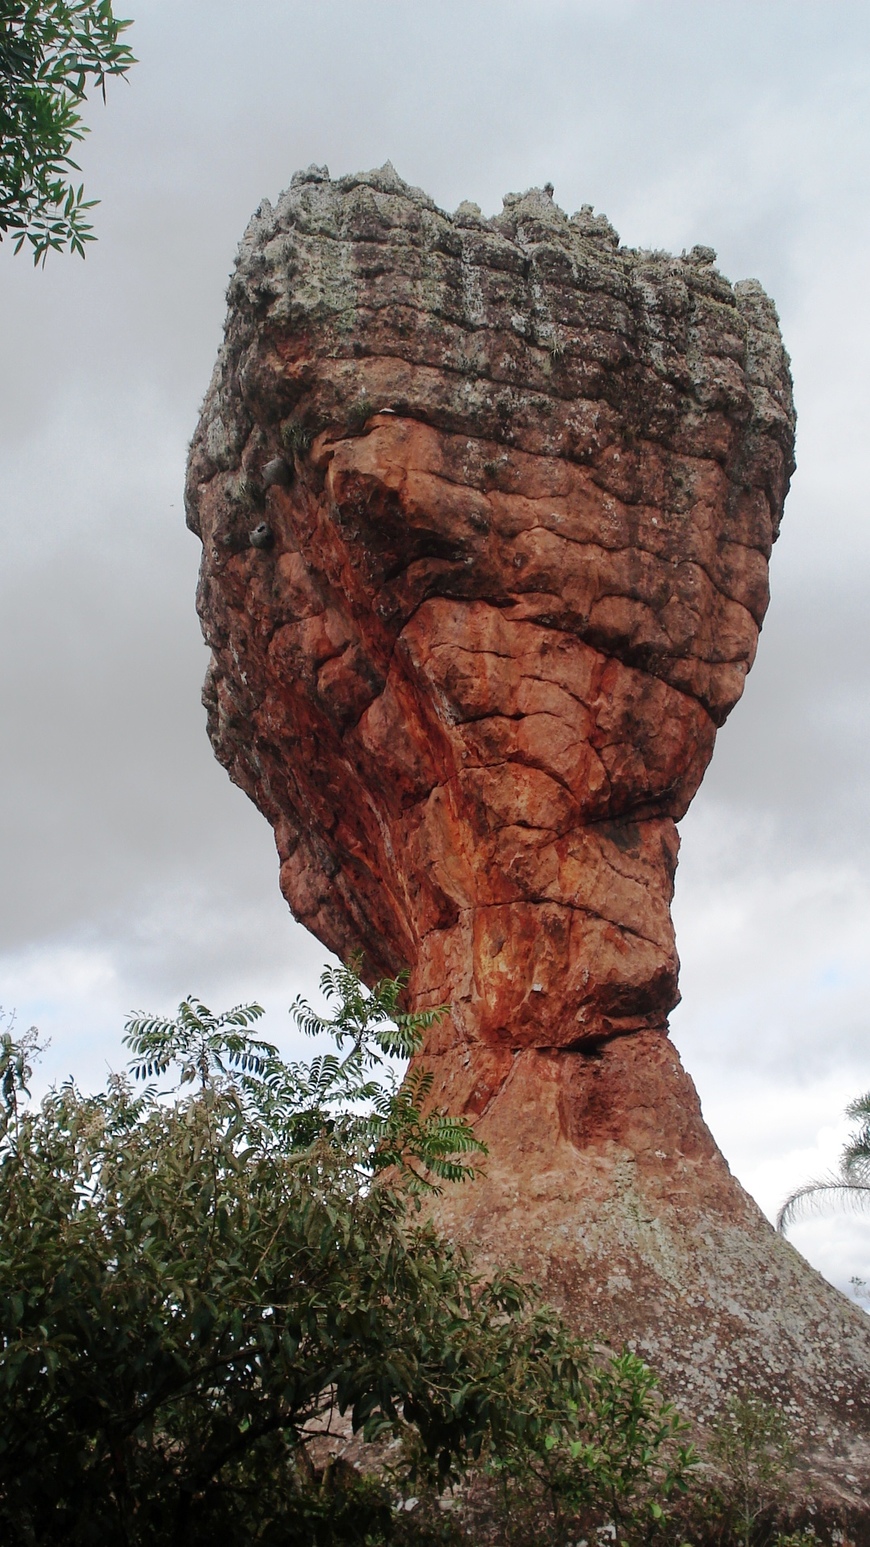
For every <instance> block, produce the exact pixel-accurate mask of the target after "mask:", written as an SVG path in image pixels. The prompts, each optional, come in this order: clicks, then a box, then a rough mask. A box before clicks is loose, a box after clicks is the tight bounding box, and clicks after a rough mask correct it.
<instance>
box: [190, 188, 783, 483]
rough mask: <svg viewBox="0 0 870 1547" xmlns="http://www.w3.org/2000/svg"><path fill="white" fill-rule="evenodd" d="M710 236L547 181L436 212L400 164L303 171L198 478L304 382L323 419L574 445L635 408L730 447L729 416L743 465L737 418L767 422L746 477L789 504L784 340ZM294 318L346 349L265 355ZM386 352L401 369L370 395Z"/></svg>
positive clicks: (257, 291)
mask: <svg viewBox="0 0 870 1547" xmlns="http://www.w3.org/2000/svg"><path fill="white" fill-rule="evenodd" d="M715 256H716V255H715V253H714V252H713V250H712V249H711V248H708V247H694V248H692V250H691V251H690V252H689V253H687V254H684V255H683V256H682V257H679V258H676V257H672V256H670V255H669V254H667V253H662V252H647V251H642V250H635V249H632V248H626V247H623V246H621V245H620V243H619V237H618V235H617V233H616V231H615V230H614V229H613V227H612V226H611V224H610V223H609V221H608V220H607V219H606V218H605V217H604V216H603V215H596V214H594V213H593V211H592V209H591V207H589V206H584V207H583V208H582V209H581V210H579V211H578V212H577V213H576V214H574V215H572V216H571V217H570V219H569V218H568V216H566V215H565V213H564V212H563V211H562V210H561V209H560V208H559V207H558V205H557V204H556V203H555V202H554V200H553V198H552V196H551V192H550V190H549V187H548V189H547V190H541V189H536V188H534V189H530V190H529V191H528V192H527V193H524V194H508V195H506V197H505V200H504V208H503V210H502V212H501V213H500V214H499V215H496V216H493V217H492V218H490V219H487V218H485V217H483V216H482V215H481V213H480V210H479V209H478V207H477V205H475V204H471V203H467V202H466V203H462V204H460V206H459V208H458V209H457V210H456V212H455V213H454V214H453V215H452V216H451V215H449V214H446V213H444V211H442V210H439V209H438V208H437V206H436V205H435V204H434V202H433V201H432V199H431V198H429V196H428V195H427V194H425V193H423V192H422V191H421V190H420V189H418V188H414V187H411V186H410V185H409V184H407V183H405V182H404V181H403V180H402V179H401V178H400V177H399V176H398V174H397V173H396V172H395V170H394V169H393V167H392V166H391V165H390V163H389V162H388V163H387V164H386V165H385V166H383V167H381V168H379V169H378V170H376V171H372V172H364V173H357V174H354V175H352V176H347V177H342V178H338V179H336V180H334V181H333V180H331V179H330V178H329V175H328V172H327V169H326V168H325V167H314V166H312V167H309V169H308V170H307V171H306V172H297V173H296V174H295V176H294V177H293V179H292V182H291V184H290V187H289V188H288V189H287V190H286V192H284V193H283V194H282V195H281V197H280V198H279V200H278V202H277V204H276V206H275V207H274V208H273V207H272V206H271V204H269V202H268V201H264V202H263V203H262V204H261V205H260V208H259V209H258V210H257V212H256V214H255V215H254V217H253V219H252V220H251V222H250V224H249V226H248V229H247V231H246V233H245V235H244V238H243V240H242V242H241V245H240V248H239V253H238V258H237V261H236V267H235V271H234V273H233V275H232V278H231V280H230V285H229V290H228V302H229V308H230V314H229V321H228V327H227V335H226V343H225V346H224V350H223V351H222V354H221V357H220V359H219V360H218V364H217V368H216V371H215V376H214V379H213V383H212V388H211V391H210V393H209V396H208V398H207V400H206V413H205V418H204V422H203V424H202V426H201V429H200V434H199V436H198V438H197V442H196V447H195V450H196V453H197V454H196V455H195V457H194V462H193V467H192V471H193V476H194V478H195V479H196V480H199V481H201V480H202V479H203V478H205V477H208V476H209V475H210V473H211V472H213V471H216V470H218V469H219V468H221V467H228V466H231V465H232V464H233V463H234V462H235V461H236V460H237V458H238V454H239V452H240V450H241V447H242V445H243V444H244V441H245V440H246V438H247V435H248V434H249V432H250V429H251V426H252V424H253V423H254V421H255V420H261V419H262V417H263V415H273V416H274V415H276V414H277V415H278V416H279V417H284V416H286V415H287V414H288V413H290V412H291V411H292V410H293V409H294V407H298V406H299V405H300V402H301V400H302V399H307V401H306V402H304V403H303V404H302V407H303V408H304V410H305V419H306V423H307V425H308V428H309V429H310V430H311V431H313V432H314V433H316V432H317V430H318V429H319V428H320V427H321V425H323V424H324V423H326V422H328V421H329V420H330V419H331V418H333V417H335V418H337V419H341V417H342V416H343V415H346V414H347V412H348V405H351V406H353V405H355V406H356V408H357V410H358V411H360V412H361V411H362V410H363V409H364V408H366V407H369V408H384V407H388V408H393V409H395V410H397V411H399V412H405V413H407V414H409V415H411V416H417V415H419V416H421V417H425V418H427V419H428V420H430V422H434V423H437V425H438V427H439V428H442V429H447V430H454V431H457V432H459V433H466V432H468V433H474V434H476V435H477V436H481V435H483V436H489V437H491V438H492V439H495V440H499V441H503V442H504V443H506V444H508V445H510V444H515V445H520V446H523V447H524V449H527V450H530V451H536V452H541V453H543V454H549V455H554V454H555V455H558V456H563V457H567V458H569V459H571V460H575V461H583V462H589V461H594V460H595V459H596V457H597V455H598V453H600V452H601V451H602V450H603V449H604V448H606V446H608V445H610V444H613V443H614V442H615V441H617V440H619V439H621V437H622V432H623V431H624V429H625V428H626V427H629V428H630V433H631V435H632V436H634V437H636V438H638V439H642V440H649V441H652V442H658V443H659V444H663V445H666V446H668V448H669V449H671V450H672V451H675V452H677V453H679V452H682V453H684V454H686V455H689V456H693V455H700V456H704V455H706V454H709V453H710V452H711V451H712V453H713V454H714V455H716V456H718V457H723V456H727V454H728V447H727V446H726V445H724V444H723V445H720V444H719V442H720V441H722V440H723V437H724V441H726V442H727V441H730V440H731V439H733V436H731V435H729V429H733V428H734V426H735V425H737V424H739V426H740V428H741V431H742V432H743V433H742V435H741V442H742V452H741V458H742V461H743V463H744V464H747V461H748V460H751V454H750V453H751V452H752V450H753V449H754V450H758V448H757V447H755V448H750V450H749V451H747V446H746V431H747V429H749V428H751V432H752V433H751V438H752V439H753V440H755V441H759V440H762V439H763V440H764V442H765V446H764V453H763V456H762V457H761V461H762V462H763V463H764V466H763V467H762V466H756V467H752V468H750V467H749V466H748V465H744V467H743V468H742V472H741V476H742V477H743V480H744V481H746V478H747V475H748V476H749V478H750V479H751V480H754V479H756V478H757V479H759V480H760V481H761V482H763V483H764V485H765V486H766V492H767V494H768V499H769V504H770V506H771V507H772V509H774V510H775V511H777V512H778V510H779V509H780V508H781V505H782V500H783V498H784V495H785V491H786V488H787V484H788V479H789V476H790V474H791V472H792V470H793V465H794V464H793V455H792V451H793V441H794V409H793V404H792V395H791V381H790V377H789V369H788V357H787V355H786V353H785V351H784V349H783V346H782V342H781V339H780V334H779V327H778V321H777V316H776V311H775V309H774V306H773V304H772V302H771V301H770V300H769V299H768V297H767V296H766V295H765V293H764V291H763V290H762V288H761V286H760V285H759V284H758V282H757V281H755V280H744V281H742V282H741V283H739V284H737V285H735V286H733V287H732V286H731V285H730V284H729V282H728V281H727V280H726V279H725V278H723V276H722V275H721V274H720V273H718V271H717V270H716V268H715ZM288 332H289V333H291V334H293V335H296V336H297V337H299V338H300V340H301V339H302V338H303V337H304V336H306V335H307V336H308V337H309V339H310V340H311V343H312V353H313V354H314V355H316V357H317V359H318V360H319V361H320V362H323V361H325V360H327V359H329V360H331V361H332V362H337V361H339V360H340V361H343V362H344V369H343V370H342V371H339V372H336V370H335V365H334V363H333V367H332V369H331V370H330V371H327V372H325V371H323V370H322V369H321V370H318V368H317V363H316V361H315V360H309V361H308V362H307V366H306V367H305V368H303V367H302V364H301V362H300V368H299V369H298V370H297V371H296V372H295V373H292V372H291V373H290V374H289V375H288V370H287V366H288V363H289V362H288V356H287V351H286V348H284V349H283V350H282V355H283V358H282V359H281V360H280V361H278V360H277V359H273V360H271V361H270V358H269V350H268V347H264V346H267V345H268V340H269V338H270V337H273V336H275V335H278V334H280V335H282V336H283V337H284V338H286V335H287V334H288ZM376 357H380V358H381V360H382V361H383V360H385V359H386V358H389V359H390V360H391V361H392V363H393V370H392V373H391V374H390V373H386V374H385V373H384V371H383V369H382V370H381V373H380V379H379V381H378V383H377V396H378V400H377V401H370V399H369V397H368V396H367V392H369V390H370V388H371V387H372V385H373V384H372V383H371V382H370V381H369V380H367V375H368V373H367V370H366V363H367V362H369V361H371V360H373V359H374V358H376ZM270 363H271V364H272V365H273V366H274V369H273V370H270V368H269V367H270ZM432 371H436V372H437V373H438V375H439V378H440V380H439V381H438V382H437V383H435V382H434V381H433V379H432V377H431V375H430V374H429V373H431V372H432ZM385 392H386V393H387V395H392V398H393V400H394V401H391V402H384V401H383V396H384V394H385Z"/></svg>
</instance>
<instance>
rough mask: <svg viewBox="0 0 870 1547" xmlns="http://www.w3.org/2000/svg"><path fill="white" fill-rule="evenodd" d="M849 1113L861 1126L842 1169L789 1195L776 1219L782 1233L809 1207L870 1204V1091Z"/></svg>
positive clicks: (848, 1147) (843, 1158)
mask: <svg viewBox="0 0 870 1547" xmlns="http://www.w3.org/2000/svg"><path fill="white" fill-rule="evenodd" d="M846 1116H847V1117H851V1118H852V1119H853V1121H854V1122H856V1123H857V1125H858V1126H857V1128H856V1130H855V1132H854V1133H853V1134H852V1135H851V1137H850V1138H849V1139H848V1141H847V1142H846V1144H845V1145H844V1147H843V1153H842V1155H841V1156H840V1165H839V1168H838V1169H837V1170H836V1171H834V1172H832V1173H831V1174H830V1175H829V1176H822V1177H817V1178H815V1180H813V1181H810V1182H805V1183H804V1184H803V1186H802V1187H798V1188H796V1189H795V1191H794V1192H793V1193H790V1194H789V1196H788V1197H787V1198H786V1200H785V1203H784V1204H783V1205H782V1208H781V1209H780V1211H779V1214H778V1216H777V1220H776V1228H777V1230H780V1231H782V1233H783V1234H784V1233H785V1231H786V1230H787V1229H788V1227H789V1225H792V1224H794V1222H795V1220H796V1219H799V1218H800V1216H801V1215H802V1214H804V1213H806V1211H807V1210H808V1209H813V1208H823V1207H825V1206H826V1205H827V1204H831V1203H833V1204H835V1205H838V1206H839V1207H840V1208H854V1209H866V1208H867V1207H868V1206H870V1092H868V1093H867V1094H866V1095H864V1096H858V1097H857V1099H856V1100H855V1101H851V1102H850V1103H849V1105H848V1106H847V1108H846Z"/></svg>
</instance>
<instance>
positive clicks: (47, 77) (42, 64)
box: [0, 0, 135, 263]
mask: <svg viewBox="0 0 870 1547" xmlns="http://www.w3.org/2000/svg"><path fill="white" fill-rule="evenodd" d="M129 26H130V22H129V21H120V20H118V19H117V18H116V17H115V16H114V14H113V12H112V5H111V0H0V240H2V238H3V237H4V236H6V235H12V236H13V238H14V241H15V251H16V252H18V251H20V249H21V247H22V246H23V245H24V243H25V242H28V243H29V244H30V247H31V249H32V252H33V261H34V263H39V262H40V260H41V261H43V262H44V261H45V258H46V256H47V254H48V252H49V251H50V250H51V249H55V250H57V251H61V250H62V249H63V248H65V247H69V249H70V251H72V252H77V253H79V254H80V256H81V257H84V253H85V243H86V242H91V241H93V240H94V236H93V229H92V227H91V224H90V222H89V221H88V219H87V214H88V211H89V210H91V209H93V208H94V204H95V202H96V201H95V200H92V199H85V196H84V187H83V185H81V184H80V185H79V186H78V187H76V186H75V183H74V180H73V179H72V177H71V174H72V173H73V172H77V171H79V167H78V164H77V162H75V161H74V160H73V158H72V151H73V148H74V146H75V144H76V143H77V142H78V141H80V140H82V139H83V138H84V136H85V134H86V133H87V130H86V127H85V125H84V124H83V123H82V119H81V113H80V108H81V106H82V104H83V102H84V100H85V97H86V95H87V91H88V88H89V87H94V88H96V89H97V90H98V91H100V92H101V93H102V95H103V98H105V94H106V80H107V78H108V77H109V76H110V75H126V73H127V71H128V70H129V68H130V66H131V65H132V64H134V63H135V60H134V58H133V54H132V53H131V51H130V48H129V47H128V45H127V44H126V43H124V42H122V41H121V35H122V33H123V32H125V31H126V29H127V28H128V27H129Z"/></svg>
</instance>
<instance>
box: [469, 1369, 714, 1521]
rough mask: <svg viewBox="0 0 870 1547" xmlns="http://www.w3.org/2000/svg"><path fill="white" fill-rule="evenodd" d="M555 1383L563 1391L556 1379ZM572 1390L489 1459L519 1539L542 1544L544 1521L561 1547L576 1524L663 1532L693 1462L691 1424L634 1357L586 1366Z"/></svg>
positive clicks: (691, 1472)
mask: <svg viewBox="0 0 870 1547" xmlns="http://www.w3.org/2000/svg"><path fill="white" fill-rule="evenodd" d="M554 1384H555V1387H556V1389H559V1379H558V1372H556V1381H555V1382H554ZM575 1385H576V1394H575V1395H574V1396H573V1397H571V1398H569V1399H568V1400H566V1401H564V1403H563V1405H562V1406H561V1408H557V1409H556V1410H555V1411H554V1410H553V1406H552V1405H549V1406H548V1409H547V1410H546V1411H544V1412H539V1413H537V1414H536V1413H534V1410H533V1412H532V1418H533V1422H532V1423H531V1424H530V1425H529V1426H528V1427H527V1428H526V1429H524V1430H523V1431H522V1433H521V1434H520V1436H519V1440H518V1442H514V1443H513V1444H512V1445H510V1446H508V1447H507V1448H506V1451H505V1452H504V1453H503V1454H502V1455H501V1456H497V1457H494V1458H493V1460H492V1463H491V1466H492V1470H493V1472H494V1473H495V1474H496V1475H498V1476H500V1477H501V1480H502V1484H503V1490H504V1495H503V1513H504V1516H505V1519H506V1521H507V1522H512V1524H513V1533H514V1536H516V1537H518V1538H519V1539H520V1540H525V1539H527V1538H531V1539H538V1538H539V1537H540V1531H541V1522H542V1520H544V1521H546V1520H549V1521H550V1522H551V1523H552V1532H553V1539H554V1541H556V1542H562V1541H563V1540H564V1538H565V1535H566V1529H567V1526H568V1524H569V1523H570V1522H571V1521H572V1520H573V1521H579V1523H580V1525H581V1526H585V1527H586V1528H587V1529H588V1526H589V1522H590V1521H591V1522H593V1523H594V1524H597V1525H598V1526H599V1527H600V1525H601V1523H602V1521H605V1522H608V1523H609V1527H610V1530H611V1531H612V1533H613V1536H614V1539H617V1538H618V1539H619V1540H620V1541H623V1540H629V1541H631V1540H647V1539H649V1538H650V1537H651V1536H654V1535H656V1534H658V1533H659V1532H662V1531H664V1530H665V1529H666V1527H667V1525H668V1523H669V1521H670V1520H671V1518H672V1517H673V1515H674V1512H675V1509H677V1508H678V1506H679V1503H680V1501H681V1500H682V1498H683V1497H684V1495H685V1494H686V1493H687V1491H688V1489H689V1486H690V1484H691V1482H692V1480H693V1476H694V1468H695V1466H696V1464H697V1457H696V1454H695V1451H694V1447H693V1446H692V1445H690V1444H687V1443H685V1441H686V1436H687V1425H686V1424H685V1422H684V1421H683V1420H682V1419H681V1418H680V1416H679V1414H678V1413H677V1412H676V1410H675V1408H674V1407H673V1406H672V1405H671V1404H670V1403H668V1402H665V1401H663V1400H662V1397H661V1393H660V1392H659V1390H658V1382H657V1380H656V1377H655V1375H654V1374H653V1372H652V1371H651V1370H650V1369H649V1368H648V1366H647V1365H645V1364H644V1363H643V1361H642V1360H641V1359H639V1358H638V1357H637V1355H636V1354H633V1353H631V1352H629V1351H628V1350H625V1351H623V1352H622V1353H621V1354H619V1355H617V1356H616V1357H614V1358H612V1359H608V1360H607V1361H606V1362H605V1363H604V1364H601V1365H599V1364H596V1363H594V1362H592V1361H588V1360H587V1361H585V1362H583V1363H582V1364H581V1366H580V1367H579V1370H578V1375H577V1379H576V1382H575ZM541 1389H542V1388H540V1387H535V1388H534V1389H533V1393H532V1394H531V1398H530V1401H531V1402H532V1403H533V1402H534V1401H535V1397H536V1396H537V1393H538V1392H539V1391H540V1390H541ZM563 1389H564V1387H563ZM542 1506H543V1508H542Z"/></svg>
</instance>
